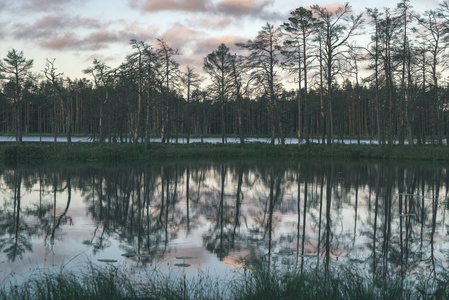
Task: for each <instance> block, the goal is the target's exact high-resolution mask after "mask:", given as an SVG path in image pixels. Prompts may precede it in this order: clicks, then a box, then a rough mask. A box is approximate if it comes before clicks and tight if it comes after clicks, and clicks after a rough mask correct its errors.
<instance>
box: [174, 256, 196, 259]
mask: <svg viewBox="0 0 449 300" xmlns="http://www.w3.org/2000/svg"><path fill="white" fill-rule="evenodd" d="M197 258H198V256H176V259H197Z"/></svg>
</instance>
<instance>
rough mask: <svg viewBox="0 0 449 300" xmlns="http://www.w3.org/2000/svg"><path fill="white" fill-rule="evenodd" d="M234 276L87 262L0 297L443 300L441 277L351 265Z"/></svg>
mask: <svg viewBox="0 0 449 300" xmlns="http://www.w3.org/2000/svg"><path fill="white" fill-rule="evenodd" d="M235 274H236V275H235V276H233V277H232V278H231V279H229V280H228V281H226V282H221V281H220V280H219V279H218V278H214V277H212V276H210V275H209V274H206V273H202V272H200V273H199V274H198V275H196V276H195V277H193V278H191V279H187V278H186V276H185V275H182V274H176V275H174V274H170V275H163V274H161V273H159V272H157V271H155V270H153V271H147V272H145V273H141V274H140V275H139V276H136V275H135V274H130V272H129V271H128V272H127V271H126V270H121V269H120V268H117V267H112V266H111V267H102V268H100V267H97V266H94V265H92V264H89V265H87V266H86V268H85V270H84V272H81V273H76V272H73V271H69V270H61V271H60V272H50V271H45V272H37V273H36V274H33V275H32V276H31V277H30V278H28V279H27V280H26V281H25V282H24V283H22V284H20V285H16V284H9V285H2V286H1V287H0V299H5V300H6V299H8V300H9V299H11V300H16V299H17V300H19V299H26V300H28V299H30V300H31V299H148V300H149V299H162V300H163V299H167V300H171V299H217V300H221V299H235V300H249V299H258V300H263V299H279V300H282V299H284V300H288V299H305V300H306V299H332V300H340V299H345V300H348V299H354V300H356V299H357V300H361V299H373V300H374V299H395V300H397V299H449V287H448V282H449V281H448V277H447V276H446V277H443V278H439V279H437V280H434V279H432V280H431V281H420V283H418V284H413V283H412V282H410V281H406V280H401V278H399V277H397V276H392V277H389V278H383V279H381V280H377V281H374V282H373V279H372V278H371V277H370V278H368V277H366V276H364V275H362V274H361V273H360V271H359V270H355V269H340V270H333V271H331V272H330V273H329V274H325V273H323V272H317V271H316V270H315V269H312V270H308V271H304V272H302V273H301V272H299V270H279V269H275V268H273V267H272V269H271V270H268V268H267V267H266V266H257V267H255V268H254V269H252V271H249V270H244V271H243V270H241V272H239V273H235ZM237 274H238V275H237ZM422 282H424V283H422Z"/></svg>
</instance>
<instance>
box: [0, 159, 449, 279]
mask: <svg viewBox="0 0 449 300" xmlns="http://www.w3.org/2000/svg"><path fill="white" fill-rule="evenodd" d="M448 183H449V177H448V174H447V168H446V167H445V166H442V165H433V164H430V163H426V164H418V165H413V164H408V165H404V164H395V163H392V162H387V163H374V162H371V163H360V162H351V161H346V162H335V163H331V162H299V163H291V164H287V163H285V164H284V163H280V162H272V163H270V162H264V163H238V162H225V163H223V162H219V163H217V162H201V163H194V162H191V163H185V162H179V163H177V162H170V163H168V164H149V165H136V166H129V165H127V166H110V165H84V166H77V167H65V168H64V167H38V168H23V167H22V168H3V169H1V170H0V205H1V210H0V227H1V228H0V250H1V252H0V283H4V282H6V281H9V280H11V279H12V280H18V281H21V280H22V279H24V278H26V277H28V276H30V274H32V273H33V270H35V269H41V268H44V269H51V268H57V269H58V270H59V268H60V267H61V266H64V267H65V268H75V267H76V266H78V265H82V264H83V263H85V262H88V261H90V262H92V263H95V264H100V265H101V264H103V265H107V264H113V265H125V266H127V267H129V268H130V269H133V268H137V269H141V268H158V269H160V270H162V271H164V270H171V271H173V270H174V271H180V272H185V273H188V274H195V273H196V272H198V270H209V271H212V273H213V274H217V275H218V276H226V274H228V273H229V272H232V270H234V269H235V268H239V267H242V266H243V263H244V262H245V261H247V260H264V261H267V262H269V263H270V264H278V265H280V266H283V265H284V266H285V265H286V266H292V265H297V266H298V267H300V268H306V267H319V268H321V267H322V268H324V269H327V268H329V267H332V266H338V265H339V264H345V265H348V264H349V263H353V264H355V265H356V266H358V267H360V268H361V269H363V270H365V271H366V272H367V273H369V274H372V275H374V274H376V275H379V276H384V275H385V274H404V275H406V276H409V277H412V278H414V277H417V276H422V275H429V276H431V275H435V274H438V272H442V271H443V270H446V271H447V269H448V267H449V266H448V263H449V243H448V242H449V236H448V227H447V226H448V223H449V222H448V220H447V218H446V213H447V206H448V200H447V198H448V188H447V187H448Z"/></svg>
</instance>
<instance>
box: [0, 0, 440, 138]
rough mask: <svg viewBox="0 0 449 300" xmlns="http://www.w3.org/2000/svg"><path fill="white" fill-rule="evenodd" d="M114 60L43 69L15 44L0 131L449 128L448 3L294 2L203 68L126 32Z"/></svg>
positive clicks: (339, 134) (431, 133) (389, 131)
mask: <svg viewBox="0 0 449 300" xmlns="http://www.w3.org/2000/svg"><path fill="white" fill-rule="evenodd" d="M129 43H130V48H131V54H130V55H128V56H126V57H125V58H124V61H123V63H122V64H121V65H120V66H118V67H116V68H112V67H110V66H108V65H107V64H106V63H104V62H102V61H99V60H94V61H93V64H92V66H91V67H89V68H86V69H85V70H83V72H84V73H85V74H86V78H82V79H71V78H68V77H64V74H63V70H59V69H58V68H57V62H56V60H55V59H47V62H46V67H45V69H44V70H42V72H41V73H40V74H34V73H32V67H33V60H32V59H27V58H26V57H25V54H24V53H23V52H22V51H19V50H16V49H12V50H10V51H9V52H8V53H7V55H6V57H4V58H3V59H2V60H1V62H0V83H1V85H0V132H2V133H4V134H11V135H15V136H16V141H17V142H18V143H21V142H22V136H23V135H24V134H40V135H42V134H52V135H53V134H54V135H55V136H56V135H66V136H67V138H68V143H69V145H70V143H71V136H72V134H77V135H92V136H94V137H95V138H96V139H97V140H98V141H99V142H104V141H109V142H132V143H134V144H135V145H137V144H138V143H144V144H145V145H148V143H149V138H150V137H160V138H161V142H162V143H167V142H169V141H170V139H172V140H173V138H175V139H176V141H177V139H178V138H186V139H187V143H188V142H189V141H190V135H192V134H194V135H195V136H200V137H204V136H209V135H220V136H221V137H222V141H223V143H225V142H226V137H227V136H228V135H233V136H239V137H240V141H241V142H242V143H244V140H245V137H248V136H268V137H270V138H271V142H272V143H275V140H276V139H278V140H279V141H280V142H281V143H283V142H284V139H285V137H292V136H297V137H299V143H298V144H301V143H302V142H308V141H309V138H311V137H315V138H316V137H318V138H319V139H320V141H322V142H323V143H327V144H329V145H331V144H332V143H334V142H335V141H338V140H342V139H344V138H345V137H351V138H357V139H358V140H359V141H360V139H361V138H370V139H373V140H375V141H377V142H378V144H379V145H386V144H391V143H393V142H398V143H399V144H404V143H408V144H409V145H410V146H413V145H414V144H423V143H432V144H444V143H445V142H446V141H447V140H448V137H449V114H448V109H447V108H448V103H449V100H448V93H449V89H448V84H447V83H448V81H447V78H446V75H445V71H446V68H447V63H446V60H447V54H448V52H447V47H448V43H449V3H448V2H446V1H445V2H443V3H441V4H440V5H439V6H438V7H435V8H434V9H431V10H428V11H426V12H424V13H422V14H416V13H415V12H414V11H413V9H412V7H411V5H410V1H409V0H402V1H401V2H399V3H398V4H397V6H396V8H395V9H394V10H390V9H387V8H385V9H378V8H369V9H366V11H365V12H364V13H363V14H359V15H357V14H354V13H353V11H352V10H351V6H350V5H349V4H345V5H343V6H341V7H340V8H339V9H338V10H334V11H331V10H328V9H327V8H326V7H322V6H319V5H314V6H311V7H310V8H304V7H300V8H297V9H296V10H295V11H292V12H291V14H290V17H289V18H288V19H287V20H285V22H284V23H283V24H282V25H280V26H279V27H275V26H273V25H272V24H269V23H267V24H266V25H265V26H263V27H262V28H261V30H260V31H259V33H258V34H257V36H255V37H254V38H253V39H251V40H248V41H247V42H245V43H238V44H236V45H237V46H238V48H239V49H240V51H239V53H231V51H230V49H229V47H228V46H227V45H225V44H221V45H217V49H216V50H215V51H213V52H211V53H209V54H208V55H207V56H206V57H204V65H203V68H202V70H195V69H194V68H192V67H191V66H180V65H179V63H178V62H177V61H176V57H177V55H178V50H177V49H173V48H171V47H170V46H169V42H166V41H164V40H160V39H158V40H156V41H154V43H148V42H146V41H137V40H131V41H129Z"/></svg>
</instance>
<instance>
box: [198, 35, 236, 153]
mask: <svg viewBox="0 0 449 300" xmlns="http://www.w3.org/2000/svg"><path fill="white" fill-rule="evenodd" d="M234 65H235V56H233V55H232V54H231V52H230V51H229V48H228V47H227V46H226V45H225V44H221V45H220V46H218V49H217V50H215V51H213V52H211V53H209V54H208V55H207V56H206V57H205V58H204V66H203V70H204V71H205V72H206V73H208V74H209V76H210V78H211V80H212V85H211V86H210V88H209V90H210V91H211V92H212V94H213V95H214V97H215V98H216V99H217V101H218V105H219V107H220V118H221V124H220V125H221V141H222V143H223V144H224V143H225V142H226V121H225V117H226V116H225V105H226V103H227V102H228V101H229V99H230V97H231V95H232V94H233V91H234V89H235V88H236V87H235V84H234V83H235V78H234V76H233V75H234V69H233V66H234Z"/></svg>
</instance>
